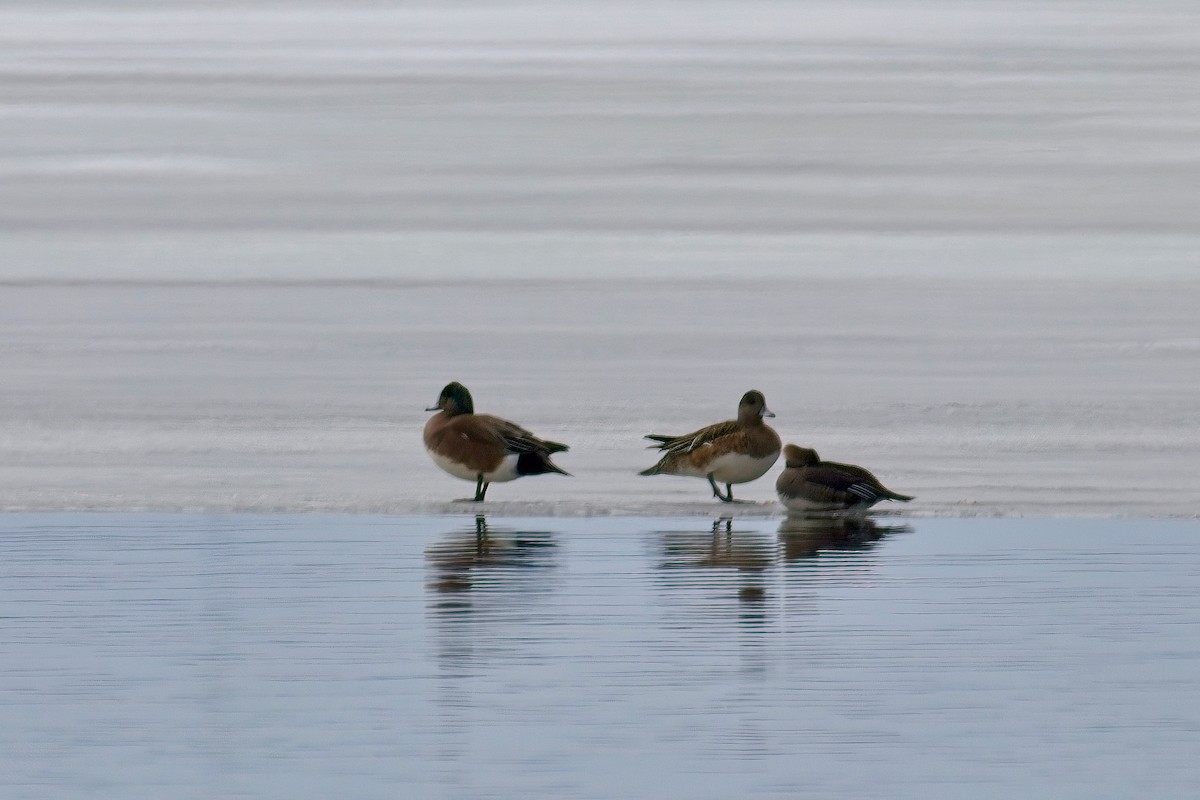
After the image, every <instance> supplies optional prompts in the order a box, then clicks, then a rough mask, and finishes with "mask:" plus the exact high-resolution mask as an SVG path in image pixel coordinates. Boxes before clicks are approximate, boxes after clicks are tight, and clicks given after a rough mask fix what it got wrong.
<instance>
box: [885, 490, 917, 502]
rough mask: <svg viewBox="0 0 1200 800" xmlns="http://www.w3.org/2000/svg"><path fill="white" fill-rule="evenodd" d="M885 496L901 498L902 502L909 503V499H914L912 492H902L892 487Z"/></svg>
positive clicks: (891, 498)
mask: <svg viewBox="0 0 1200 800" xmlns="http://www.w3.org/2000/svg"><path fill="white" fill-rule="evenodd" d="M885 497H887V499H888V500H899V501H900V502H901V503H907V502H908V501H909V500H912V499H913V496H912V495H911V494H900V493H899V492H893V491H891V490H890V489H889V490H888V493H887V494H886V495H885Z"/></svg>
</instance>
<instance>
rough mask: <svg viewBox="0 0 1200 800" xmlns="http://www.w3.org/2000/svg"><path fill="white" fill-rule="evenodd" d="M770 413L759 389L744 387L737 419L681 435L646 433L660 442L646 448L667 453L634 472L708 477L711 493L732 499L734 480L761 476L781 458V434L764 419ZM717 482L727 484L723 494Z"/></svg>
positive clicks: (720, 498) (727, 501)
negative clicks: (744, 390) (746, 388)
mask: <svg viewBox="0 0 1200 800" xmlns="http://www.w3.org/2000/svg"><path fill="white" fill-rule="evenodd" d="M773 416H775V415H774V414H772V413H771V412H770V411H769V410H767V400H766V398H765V397H763V393H762V392H758V391H749V392H746V394H744V395H742V401H741V402H740V403H738V416H737V419H734V420H729V421H728V422H718V423H716V424H715V425H709V426H708V427H706V428H701V429H700V430H698V431H693V432H692V433H689V434H685V435H683V436H659V435H658V434H653V433H652V434H650V435H649V436H647V437H646V438H647V439H651V440H653V441H655V442H658V444H652V445H650V447H652V448H653V447H657V448H658V449H659V450H665V451H667V452H666V455H664V456H663V457H662V458H661V459H660V460H659V462H658V463H657V464H655V465H654V466H653V467H650V468H649V469H646V470H642V471H641V472H640V473H638V474H639V475H684V476H688V477H694V478H707V479H708V484H709V486H711V487H712V491H713V496H714V497H716V498H717V499H718V500H721V501H722V502H725V503H732V502H733V484H735V483H748V482H750V481H752V480H755V479H756V478H761V477H762V476H763V475H764V474H765V473H766V471H767V470H769V469H770V468H771V465H772V464H774V463H775V460H776V459H777V458H779V445H780V441H779V434H777V433H775V431H774V430H772V429H771V428H770V427H769V426H768V425H767V424H766V423H764V422H763V417H773ZM718 483H723V484H725V494H721V490H720V488H718V487H717V484H718Z"/></svg>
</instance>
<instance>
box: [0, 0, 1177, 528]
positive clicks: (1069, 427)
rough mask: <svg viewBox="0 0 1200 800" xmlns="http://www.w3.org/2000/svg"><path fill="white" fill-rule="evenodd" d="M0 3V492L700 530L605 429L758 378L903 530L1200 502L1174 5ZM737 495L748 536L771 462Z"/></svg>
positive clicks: (14, 500)
mask: <svg viewBox="0 0 1200 800" xmlns="http://www.w3.org/2000/svg"><path fill="white" fill-rule="evenodd" d="M747 8H748V7H747V6H746V5H745V4H743V3H732V2H714V3H705V4H703V5H696V4H693V3H680V2H670V1H669V0H652V2H642V3H627V4H624V3H607V2H606V3H599V2H582V3H571V4H545V3H489V4H486V5H484V4H476V3H454V4H436V5H434V4H430V5H412V4H406V5H404V6H403V7H395V4H392V3H382V2H379V3H372V2H357V3H349V4H346V3H338V4H333V3H328V2H312V3H308V4H306V5H304V6H302V7H297V6H295V5H294V4H290V3H287V4H285V3H276V2H272V3H255V4H253V5H250V4H242V3H236V2H222V3H201V2H191V1H189V0H180V1H179V2H175V3H172V4H170V5H169V6H164V5H163V4H160V3H149V2H135V1H134V0H126V1H125V2H117V0H113V2H101V1H99V0H74V1H73V2H62V3H56V4H54V5H53V7H50V8H48V7H46V5H45V4H42V3H34V2H28V1H26V0H17V1H16V2H10V3H7V4H6V5H5V7H4V9H2V10H0V73H2V74H3V80H0V312H2V315H0V335H2V336H3V339H2V340H0V341H2V342H3V347H4V357H3V358H2V359H0V385H2V386H3V387H4V391H3V392H0V453H3V455H4V458H3V459H2V464H0V506H2V507H4V508H21V509H137V508H153V509H198V510H266V509H271V510H301V509H324V510H353V511H431V510H432V511H437V510H445V509H450V508H457V506H454V505H452V504H449V500H450V499H452V498H455V497H462V496H464V495H465V494H467V493H468V492H469V487H467V486H466V485H465V484H462V483H458V482H455V481H453V479H451V478H449V477H448V476H444V475H442V474H441V473H439V472H437V471H436V470H435V469H434V468H433V467H432V465H431V464H430V463H429V462H428V460H427V459H426V457H425V455H424V453H423V451H422V449H421V447H420V443H419V442H420V440H419V431H420V427H421V425H422V423H423V421H424V417H423V414H422V412H421V411H420V409H422V408H424V407H425V406H427V405H429V404H430V403H431V402H432V401H433V399H434V398H435V397H436V394H437V391H438V390H439V389H440V387H441V385H442V384H444V383H445V382H446V381H448V380H451V379H458V380H462V381H464V382H466V383H467V384H468V385H469V386H470V387H471V388H472V390H474V391H475V393H476V398H477V401H478V405H479V407H480V408H481V410H486V411H489V412H492V413H497V414H501V415H504V416H509V417H512V418H514V419H516V420H518V421H519V422H522V423H523V424H526V425H527V426H529V427H531V428H533V429H534V430H535V431H537V432H538V433H541V434H543V435H545V436H549V437H552V438H556V439H563V440H566V441H567V442H568V443H570V444H571V445H572V452H571V453H569V454H566V455H564V456H563V457H562V459H561V460H562V462H563V466H564V467H566V468H567V469H569V470H571V471H572V472H574V473H576V474H577V477H576V478H574V479H562V478H556V477H545V478H537V479H528V480H523V481H519V482H517V483H515V484H510V485H506V486H497V487H495V488H494V489H493V491H492V494H491V495H490V496H491V497H492V500H490V501H489V506H491V507H492V508H493V509H500V510H503V509H508V510H509V511H511V512H512V513H523V514H558V513H568V514H577V513H588V514H603V513H630V512H632V513H653V514H661V513H676V512H677V511H678V512H680V513H686V512H689V511H691V510H699V511H703V512H704V513H707V512H708V511H709V510H711V509H712V508H713V504H712V503H711V502H710V501H709V500H708V499H706V498H705V496H704V495H705V491H704V486H703V485H702V484H699V483H698V482H689V481H686V480H683V479H671V478H657V479H646V478H637V477H636V476H635V475H634V473H635V472H636V471H637V470H638V469H640V468H642V467H644V466H646V465H647V464H648V463H649V461H650V460H651V457H650V455H649V453H647V452H646V451H644V450H642V449H641V444H642V442H641V439H640V437H641V436H642V435H643V434H645V433H649V432H652V431H653V432H659V431H666V432H672V431H677V430H687V429H690V428H693V427H695V426H698V425H701V424H704V423H707V422H711V421H716V420H719V419H724V418H727V417H728V416H729V415H730V414H732V412H733V409H734V405H735V403H736V400H737V397H738V396H739V395H740V394H741V393H742V392H743V391H745V390H746V389H748V388H751V387H756V388H759V389H762V390H763V391H765V392H766V394H767V397H768V401H769V403H770V405H771V407H772V408H774V409H775V411H776V412H777V413H778V414H779V417H778V419H777V423H778V427H779V429H780V431H781V433H783V434H784V436H785V438H787V439H789V440H795V441H799V442H802V443H805V444H809V445H812V446H814V447H816V448H817V449H818V450H819V451H820V452H821V453H822V454H823V455H825V456H827V457H829V458H835V459H839V460H847V461H853V462H857V463H861V464H864V465H866V466H868V467H870V468H872V469H874V470H876V471H877V472H878V473H879V474H880V476H881V477H882V478H884V479H885V481H886V482H887V483H889V484H891V485H894V486H895V488H896V489H897V490H900V491H905V492H909V493H914V494H916V495H918V498H919V499H918V501H917V503H915V504H914V505H913V506H912V507H911V510H912V513H918V514H943V513H952V514H963V513H980V514H992V513H1005V514H1014V513H1021V514H1062V513H1065V514H1092V513H1099V514H1124V513H1137V514H1147V513H1163V514H1170V515H1194V514H1196V513H1197V509H1198V508H1200V502H1198V501H1200V487H1198V486H1197V484H1196V482H1195V480H1194V479H1193V478H1192V476H1194V475H1195V474H1196V473H1197V469H1196V468H1197V466H1198V464H1197V462H1198V461H1200V455H1198V453H1200V447H1198V446H1197V445H1198V441H1197V437H1198V434H1197V425H1196V420H1197V419H1200V414H1198V413H1197V412H1198V411H1200V407H1198V406H1200V402H1198V401H1197V399H1196V392H1195V387H1196V385H1197V382H1198V379H1200V367H1198V366H1197V365H1198V363H1200V361H1198V359H1197V355H1198V351H1200V333H1198V332H1197V331H1198V330H1200V329H1198V328H1197V326H1196V323H1195V308H1196V306H1197V300H1200V283H1198V281H1200V276H1197V271H1196V263H1195V254H1196V252H1198V249H1200V248H1198V245H1200V235H1198V231H1197V228H1196V220H1197V219H1200V194H1197V192H1196V190H1195V187H1196V186H1198V185H1200V136H1197V135H1196V134H1197V133H1198V132H1200V80H1198V79H1197V78H1198V77H1200V55H1198V54H1200V46H1198V45H1200V12H1197V11H1196V9H1195V8H1193V7H1192V5H1191V4H1187V3H1175V2H1168V0H1155V1H1154V2H1148V3H1141V4H1138V5H1137V6H1136V7H1131V6H1130V5H1129V4H1127V3H1117V2H1102V3H1074V2H1063V3H1055V4H1042V3H1039V4H1022V3H1015V4H1014V3H1008V2H999V1H998V0H996V1H994V2H993V1H989V0H981V1H980V2H972V3H956V4H953V5H952V6H951V5H947V4H932V5H931V4H929V3H917V2H905V1H903V0H901V1H900V2H887V3H884V2H877V3H837V4H833V3H799V4H793V3H784V2H772V1H771V0H766V1H764V2H759V3H754V4H752V6H750V7H749V10H747ZM773 475H774V473H772V474H771V476H770V477H768V478H766V479H763V480H762V481H760V482H759V483H757V484H754V485H752V486H749V487H746V488H744V489H743V490H742V491H741V495H740V496H744V497H746V498H747V499H749V500H752V501H755V502H758V503H762V504H763V505H761V506H757V507H752V508H751V509H742V511H743V512H744V511H747V510H751V511H760V512H761V513H763V514H771V513H777V512H778V511H779V507H778V506H777V505H774V504H773V503H772V502H771V496H772V492H771V478H772V477H773Z"/></svg>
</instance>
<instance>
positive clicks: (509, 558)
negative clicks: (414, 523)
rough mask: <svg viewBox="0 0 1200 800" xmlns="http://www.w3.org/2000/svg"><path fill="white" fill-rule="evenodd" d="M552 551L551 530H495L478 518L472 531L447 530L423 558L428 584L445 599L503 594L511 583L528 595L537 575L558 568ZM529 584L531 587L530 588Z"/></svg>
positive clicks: (449, 604) (447, 605) (482, 518)
mask: <svg viewBox="0 0 1200 800" xmlns="http://www.w3.org/2000/svg"><path fill="white" fill-rule="evenodd" d="M556 547H557V544H556V542H555V541H554V534H553V533H551V532H549V531H513V530H506V529H505V530H493V529H491V528H490V527H489V525H488V521H487V518H486V517H485V516H484V515H483V514H480V515H478V516H476V517H475V524H474V527H473V528H472V527H464V528H461V529H456V530H453V531H450V532H449V533H448V534H446V535H445V536H444V537H442V539H441V540H439V541H437V542H434V543H433V544H431V545H430V546H429V547H428V548H427V549H426V551H425V559H426V561H427V563H428V564H429V567H430V569H431V570H432V575H431V577H430V580H429V583H428V585H429V588H430V589H431V590H433V591H434V592H437V593H438V594H445V595H454V594H457V593H462V592H470V591H481V590H489V591H496V590H499V591H504V590H506V588H512V584H513V583H520V584H521V591H522V592H527V591H530V589H533V588H535V586H536V584H537V583H538V582H539V580H540V579H539V577H538V576H539V575H543V574H544V572H545V571H546V570H549V569H552V568H553V567H555V566H556V561H555V553H556ZM531 581H532V583H534V585H535V586H530V582H531ZM535 590H536V589H535ZM443 607H445V608H447V609H451V608H460V609H462V608H464V604H462V603H459V604H455V603H453V602H450V601H447V602H446V603H445V604H444V606H443ZM465 607H466V608H469V606H465Z"/></svg>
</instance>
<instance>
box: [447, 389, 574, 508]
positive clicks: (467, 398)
mask: <svg viewBox="0 0 1200 800" xmlns="http://www.w3.org/2000/svg"><path fill="white" fill-rule="evenodd" d="M425 410H426V411H436V412H438V413H436V414H434V415H433V416H432V417H430V418H429V421H428V422H426V423H425V449H426V450H427V451H428V452H429V457H430V458H432V459H433V463H435V464H437V465H438V466H439V467H441V469H442V470H444V471H445V472H448V473H449V474H451V475H453V476H454V477H456V478H461V479H462V480H465V481H475V497H474V500H475V502H482V501H483V499H484V497H485V496H486V495H487V490H488V486H490V485H491V484H493V483H504V482H507V481H512V480H516V479H517V478H521V477H524V476H526V475H544V474H547V473H555V474H558V475H570V473H569V472H567V471H566V470H564V469H562V468H560V467H559V466H558V465H557V464H555V463H554V462H553V461H551V460H550V456H551V454H553V453H565V452H566V451H567V450H569V449H570V448H568V447H567V445H565V444H562V443H560V442H552V441H550V440H548V439H539V438H538V437H537V436H534V435H533V434H532V433H530V432H529V431H527V430H525V429H524V428H522V427H521V426H520V425H518V424H516V423H515V422H509V421H508V420H506V419H501V418H499V417H493V416H491V415H490V414H476V413H475V403H474V400H473V399H472V398H471V393H470V392H469V391H468V390H467V387H466V386H463V385H462V384H461V383H459V382H458V381H451V382H450V383H448V384H446V387H445V388H444V389H442V393H441V394H440V395H438V400H437V404H436V405H434V406H432V407H431V408H427V409H425Z"/></svg>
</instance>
